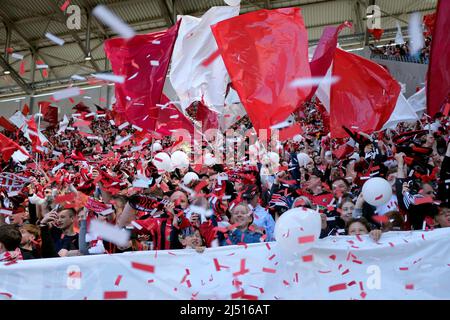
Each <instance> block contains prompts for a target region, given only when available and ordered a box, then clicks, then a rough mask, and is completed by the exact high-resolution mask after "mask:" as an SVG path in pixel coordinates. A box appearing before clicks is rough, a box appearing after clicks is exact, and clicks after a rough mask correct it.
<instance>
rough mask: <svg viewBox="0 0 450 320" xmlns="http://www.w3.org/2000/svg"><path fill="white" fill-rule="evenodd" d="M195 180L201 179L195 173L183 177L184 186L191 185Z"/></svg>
mask: <svg viewBox="0 0 450 320" xmlns="http://www.w3.org/2000/svg"><path fill="white" fill-rule="evenodd" d="M194 180H200V178H199V177H198V175H197V174H196V173H195V172H188V173H186V174H185V175H184V177H183V184H184V185H188V184H189V183H191V182H192V181H194Z"/></svg>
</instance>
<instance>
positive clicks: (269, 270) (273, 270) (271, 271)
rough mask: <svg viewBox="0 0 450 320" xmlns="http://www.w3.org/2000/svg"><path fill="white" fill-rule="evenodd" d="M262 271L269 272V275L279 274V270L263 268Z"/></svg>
mask: <svg viewBox="0 0 450 320" xmlns="http://www.w3.org/2000/svg"><path fill="white" fill-rule="evenodd" d="M262 271H263V272H267V273H276V272H277V270H275V269H271V268H263V269H262Z"/></svg>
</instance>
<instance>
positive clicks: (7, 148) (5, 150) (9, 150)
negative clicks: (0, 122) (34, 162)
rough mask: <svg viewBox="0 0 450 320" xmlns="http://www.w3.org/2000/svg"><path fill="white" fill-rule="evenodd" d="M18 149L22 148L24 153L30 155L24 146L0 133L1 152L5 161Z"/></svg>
mask: <svg viewBox="0 0 450 320" xmlns="http://www.w3.org/2000/svg"><path fill="white" fill-rule="evenodd" d="M16 150H20V151H21V152H22V153H23V154H25V155H27V156H29V154H28V152H27V151H26V150H25V149H24V148H22V147H21V146H19V145H18V144H17V143H15V142H14V141H12V140H11V139H9V138H8V137H5V136H4V135H3V134H1V133H0V154H1V155H2V158H3V161H9V159H11V156H12V154H13V153H14V152H15V151H16Z"/></svg>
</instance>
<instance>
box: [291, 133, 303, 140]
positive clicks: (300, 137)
mask: <svg viewBox="0 0 450 320" xmlns="http://www.w3.org/2000/svg"><path fill="white" fill-rule="evenodd" d="M292 140H294V142H301V141H302V140H303V137H302V136H301V135H299V134H297V135H295V136H294V138H293V139H292Z"/></svg>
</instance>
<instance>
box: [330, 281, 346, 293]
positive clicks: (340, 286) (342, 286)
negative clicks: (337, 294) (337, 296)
mask: <svg viewBox="0 0 450 320" xmlns="http://www.w3.org/2000/svg"><path fill="white" fill-rule="evenodd" d="M346 289H347V284H346V283H339V284H335V285H334V286H330V287H329V288H328V292H334V291H340V290H346Z"/></svg>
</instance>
